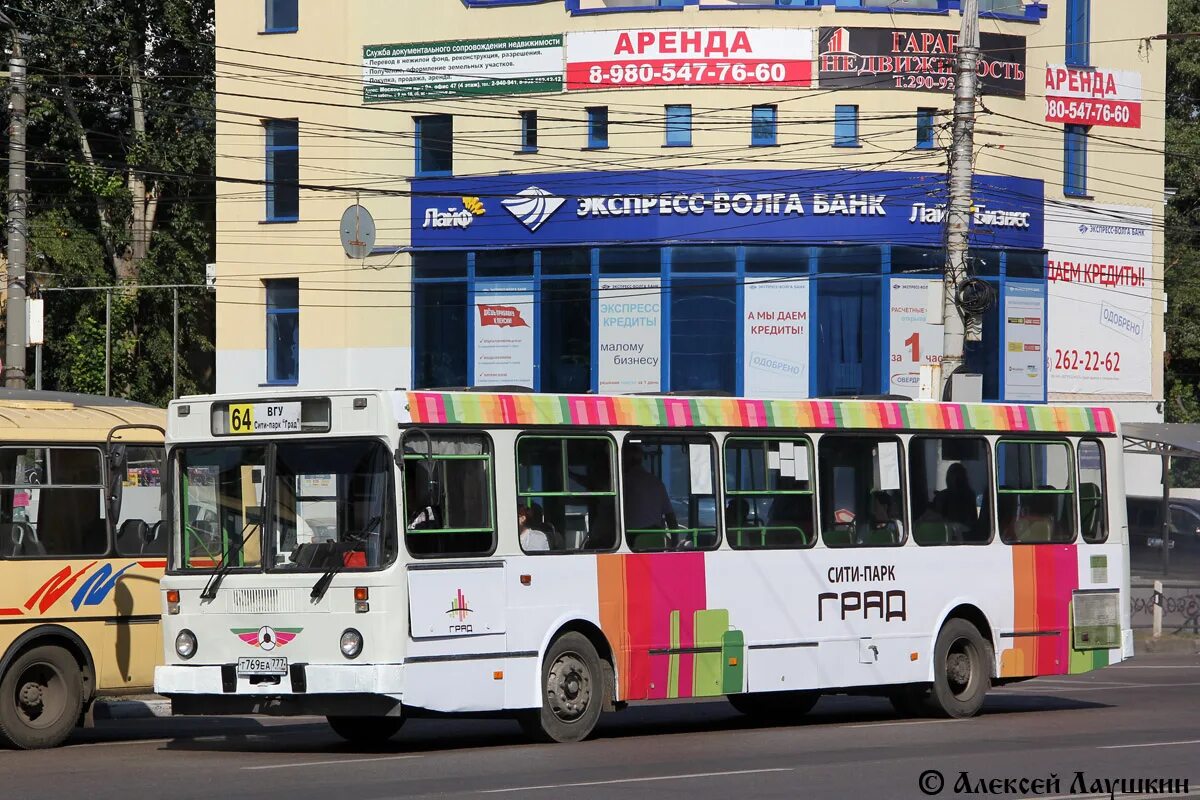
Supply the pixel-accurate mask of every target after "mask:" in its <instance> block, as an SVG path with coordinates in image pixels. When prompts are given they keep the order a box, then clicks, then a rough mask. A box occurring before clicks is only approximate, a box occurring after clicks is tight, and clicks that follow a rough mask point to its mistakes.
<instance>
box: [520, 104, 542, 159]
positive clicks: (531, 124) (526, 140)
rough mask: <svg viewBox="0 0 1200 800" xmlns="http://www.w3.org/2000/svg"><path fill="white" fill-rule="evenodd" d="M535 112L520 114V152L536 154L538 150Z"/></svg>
mask: <svg viewBox="0 0 1200 800" xmlns="http://www.w3.org/2000/svg"><path fill="white" fill-rule="evenodd" d="M537 122H538V120H537V112H536V111H522V112H521V152H522V153H536V152H537V149H538V142H537V133H538V131H537V128H538V126H537Z"/></svg>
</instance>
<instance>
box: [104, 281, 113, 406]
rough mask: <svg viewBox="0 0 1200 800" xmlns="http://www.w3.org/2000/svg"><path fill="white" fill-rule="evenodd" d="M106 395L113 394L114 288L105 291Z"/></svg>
mask: <svg viewBox="0 0 1200 800" xmlns="http://www.w3.org/2000/svg"><path fill="white" fill-rule="evenodd" d="M104 396H105V397H110V396H112V289H109V290H108V291H106V292H105V293H104Z"/></svg>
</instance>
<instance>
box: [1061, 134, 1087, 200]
mask: <svg viewBox="0 0 1200 800" xmlns="http://www.w3.org/2000/svg"><path fill="white" fill-rule="evenodd" d="M1087 141H1088V129H1087V127H1086V126H1084V125H1067V126H1066V127H1065V128H1064V129H1063V194H1065V195H1069V196H1071V197H1086V196H1087Z"/></svg>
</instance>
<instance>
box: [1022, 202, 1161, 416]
mask: <svg viewBox="0 0 1200 800" xmlns="http://www.w3.org/2000/svg"><path fill="white" fill-rule="evenodd" d="M1151 222H1152V216H1151V213H1150V211H1149V209H1145V208H1137V207H1133V206H1101V205H1096V206H1089V207H1088V208H1087V209H1086V210H1075V209H1049V208H1047V214H1046V249H1047V250H1049V251H1050V255H1049V265H1048V271H1047V278H1048V283H1049V290H1050V331H1049V334H1050V337H1049V345H1048V347H1047V350H1048V352H1047V353H1046V360H1047V362H1048V368H1049V372H1050V391H1051V392H1055V393H1066V394H1144V395H1149V394H1150V393H1151V391H1152V384H1151V375H1150V370H1151V367H1150V364H1151V361H1152V359H1151V352H1150V348H1151V344H1150V337H1151V330H1152V328H1153V325H1152V322H1151V320H1152V316H1151V302H1150V288H1151V284H1150V282H1151V276H1152V274H1153V268H1152V259H1153V258H1154V232H1153V228H1152V227H1151Z"/></svg>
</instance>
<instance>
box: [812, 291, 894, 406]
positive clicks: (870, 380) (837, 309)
mask: <svg viewBox="0 0 1200 800" xmlns="http://www.w3.org/2000/svg"><path fill="white" fill-rule="evenodd" d="M815 283H816V295H817V320H818V323H817V337H816V348H817V350H816V352H817V353H818V354H819V355H820V358H818V359H817V369H816V373H817V376H816V377H817V396H818V397H829V396H834V395H842V396H847V395H861V394H878V393H879V392H880V390H881V388H882V367H881V365H882V364H883V354H882V339H883V327H882V326H883V325H884V318H885V314H884V313H883V305H882V298H881V292H882V288H883V281H882V280H881V279H880V278H878V277H869V278H857V277H850V276H845V277H842V276H839V277H837V278H833V279H825V280H818V281H815Z"/></svg>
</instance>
